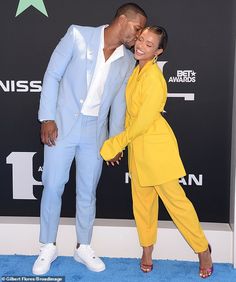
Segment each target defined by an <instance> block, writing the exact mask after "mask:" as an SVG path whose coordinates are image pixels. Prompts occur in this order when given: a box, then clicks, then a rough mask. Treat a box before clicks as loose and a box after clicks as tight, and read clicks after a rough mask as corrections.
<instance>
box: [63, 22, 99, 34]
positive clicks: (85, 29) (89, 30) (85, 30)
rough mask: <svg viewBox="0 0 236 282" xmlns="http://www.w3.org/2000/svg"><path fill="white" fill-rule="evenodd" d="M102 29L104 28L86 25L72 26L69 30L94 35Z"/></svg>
mask: <svg viewBox="0 0 236 282" xmlns="http://www.w3.org/2000/svg"><path fill="white" fill-rule="evenodd" d="M101 28H102V26H84V25H76V24H72V25H71V26H70V27H69V28H68V30H71V31H74V32H79V33H93V32H95V31H98V30H100V29H101Z"/></svg>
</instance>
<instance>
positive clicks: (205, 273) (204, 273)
mask: <svg viewBox="0 0 236 282" xmlns="http://www.w3.org/2000/svg"><path fill="white" fill-rule="evenodd" d="M208 250H209V252H210V254H211V246H210V244H208ZM213 270H214V268H213V264H212V266H211V267H209V268H203V267H199V276H200V277H201V278H204V279H205V278H208V277H210V276H211V275H212V273H213Z"/></svg>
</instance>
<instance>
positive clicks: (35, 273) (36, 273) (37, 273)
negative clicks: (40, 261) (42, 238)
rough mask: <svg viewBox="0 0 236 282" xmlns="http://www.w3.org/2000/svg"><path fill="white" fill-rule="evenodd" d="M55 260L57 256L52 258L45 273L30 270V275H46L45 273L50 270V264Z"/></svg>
mask: <svg viewBox="0 0 236 282" xmlns="http://www.w3.org/2000/svg"><path fill="white" fill-rule="evenodd" d="M56 258H57V254H56V255H55V256H54V257H53V258H52V261H51V263H50V266H49V269H48V270H47V271H44V272H37V271H33V270H32V273H33V274H34V275H44V274H46V273H47V272H48V271H49V270H50V268H51V264H52V263H53V262H54V260H55V259H56Z"/></svg>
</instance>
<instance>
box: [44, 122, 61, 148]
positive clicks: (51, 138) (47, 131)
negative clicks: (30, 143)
mask: <svg viewBox="0 0 236 282" xmlns="http://www.w3.org/2000/svg"><path fill="white" fill-rule="evenodd" d="M57 135H58V129H57V125H56V123H55V121H54V120H49V121H46V122H42V124H41V141H42V142H43V144H46V145H48V146H55V145H56V143H55V141H56V139H57Z"/></svg>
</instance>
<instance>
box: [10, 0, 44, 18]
mask: <svg viewBox="0 0 236 282" xmlns="http://www.w3.org/2000/svg"><path fill="white" fill-rule="evenodd" d="M30 6H33V7H34V8H36V9H37V10H38V11H39V12H41V13H42V14H44V15H45V16H46V17H48V13H47V10H46V8H45V5H44V3H43V0H20V2H19V4H18V8H17V11H16V17H17V16H19V15H20V14H21V13H23V12H24V11H25V10H26V9H28V8H29V7H30Z"/></svg>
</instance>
